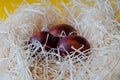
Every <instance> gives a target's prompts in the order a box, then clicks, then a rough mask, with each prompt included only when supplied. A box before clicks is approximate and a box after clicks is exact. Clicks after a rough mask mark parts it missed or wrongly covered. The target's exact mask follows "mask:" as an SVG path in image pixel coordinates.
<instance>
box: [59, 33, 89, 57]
mask: <svg viewBox="0 0 120 80" xmlns="http://www.w3.org/2000/svg"><path fill="white" fill-rule="evenodd" d="M82 46H83V48H82V49H80V51H81V52H83V51H85V50H88V49H90V44H89V42H88V41H87V40H86V39H85V38H84V37H81V36H77V35H69V36H66V37H64V38H62V39H61V40H60V41H59V42H58V44H57V48H58V49H59V51H60V55H61V56H67V54H69V55H71V54H72V53H73V52H74V49H72V47H74V48H75V49H79V48H81V47H82ZM78 54H79V52H76V53H75V55H78Z"/></svg>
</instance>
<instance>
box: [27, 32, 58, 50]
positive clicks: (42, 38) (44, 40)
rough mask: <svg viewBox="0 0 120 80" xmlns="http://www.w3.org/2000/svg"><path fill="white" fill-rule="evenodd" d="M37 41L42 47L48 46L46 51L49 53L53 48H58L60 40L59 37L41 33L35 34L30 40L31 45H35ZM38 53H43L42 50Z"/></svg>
mask: <svg viewBox="0 0 120 80" xmlns="http://www.w3.org/2000/svg"><path fill="white" fill-rule="evenodd" d="M35 41H38V42H40V43H41V44H42V46H44V45H45V44H46V46H45V49H46V50H47V51H48V50H50V49H51V48H56V45H57V43H58V41H59V39H58V38H57V37H54V36H53V35H52V34H50V33H49V32H46V31H41V32H36V33H34V34H33V35H32V37H31V38H30V40H29V43H33V42H35ZM38 51H41V49H39V50H38Z"/></svg>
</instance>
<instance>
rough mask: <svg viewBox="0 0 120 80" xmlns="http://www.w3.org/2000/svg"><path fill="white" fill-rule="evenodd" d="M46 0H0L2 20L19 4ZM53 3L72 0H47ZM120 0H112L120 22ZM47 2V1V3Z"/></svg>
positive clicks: (91, 0) (89, 2)
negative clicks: (119, 6) (119, 8)
mask: <svg viewBox="0 0 120 80" xmlns="http://www.w3.org/2000/svg"><path fill="white" fill-rule="evenodd" d="M40 1H44V0H0V20H5V19H6V18H7V17H8V14H12V13H13V12H14V11H15V9H16V8H18V7H19V5H21V4H23V3H29V4H32V3H37V2H40ZM46 1H48V2H49V3H51V5H52V6H54V7H58V8H61V7H60V6H58V5H57V4H59V3H60V2H61V1H63V2H64V3H65V4H67V3H69V2H70V0H46ZM81 1H82V2H83V3H84V4H86V5H88V6H91V5H93V4H94V0H81ZM118 1H119V2H120V0H110V2H111V5H112V7H113V9H114V10H115V17H116V19H117V20H118V21H119V22H120V10H117V8H118V7H117V6H118V3H117V2H118ZM46 4H47V3H46ZM119 5H120V3H119Z"/></svg>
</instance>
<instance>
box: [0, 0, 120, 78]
mask: <svg viewBox="0 0 120 80" xmlns="http://www.w3.org/2000/svg"><path fill="white" fill-rule="evenodd" d="M94 2H95V3H94V5H93V6H89V5H85V4H83V3H82V2H81V1H80V0H72V1H71V3H69V4H68V5H65V4H64V3H60V4H61V5H62V6H63V8H62V9H56V8H55V7H52V6H51V5H50V4H49V3H48V5H46V6H40V5H39V4H32V5H29V4H27V5H22V6H20V7H19V8H18V9H17V10H16V11H15V12H14V14H12V15H10V16H9V17H8V18H7V19H6V20H5V21H4V22H0V80H120V67H119V66H120V23H119V22H118V21H117V20H116V19H115V17H114V14H115V11H114V10H113V8H112V7H111V5H110V2H109V0H95V1H94ZM61 10H62V11H61ZM61 12H64V14H63V13H61ZM59 23H66V24H69V25H72V26H74V28H75V29H77V30H78V32H79V35H80V36H83V37H85V38H86V39H87V40H88V41H89V43H90V46H91V49H90V50H91V55H89V56H84V57H83V58H87V59H86V60H84V59H81V58H80V57H79V56H76V57H71V55H68V56H66V57H60V55H59V53H56V52H55V51H54V49H52V50H50V51H45V50H44V47H43V46H42V45H41V44H40V43H39V42H35V43H34V44H35V45H36V46H38V47H41V48H42V52H41V54H38V55H37V56H35V57H31V56H30V54H31V51H30V45H26V44H25V42H26V41H28V40H29V38H30V36H31V35H32V34H33V33H34V32H37V31H48V30H49V28H50V27H51V25H55V24H59ZM75 51H77V50H76V49H75ZM34 53H35V52H33V51H32V54H34ZM80 53H81V54H82V52H80ZM48 55H50V56H48ZM56 56H57V57H58V58H57V59H56Z"/></svg>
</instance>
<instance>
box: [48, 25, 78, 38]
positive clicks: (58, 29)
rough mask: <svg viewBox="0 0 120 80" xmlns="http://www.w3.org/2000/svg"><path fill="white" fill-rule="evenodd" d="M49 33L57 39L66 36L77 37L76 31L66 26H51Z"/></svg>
mask: <svg viewBox="0 0 120 80" xmlns="http://www.w3.org/2000/svg"><path fill="white" fill-rule="evenodd" d="M50 33H51V34H52V35H54V36H57V37H59V38H62V37H65V36H68V35H77V33H78V32H77V30H76V29H75V28H74V27H72V26H71V25H68V24H57V25H54V26H52V28H51V29H50Z"/></svg>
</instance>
